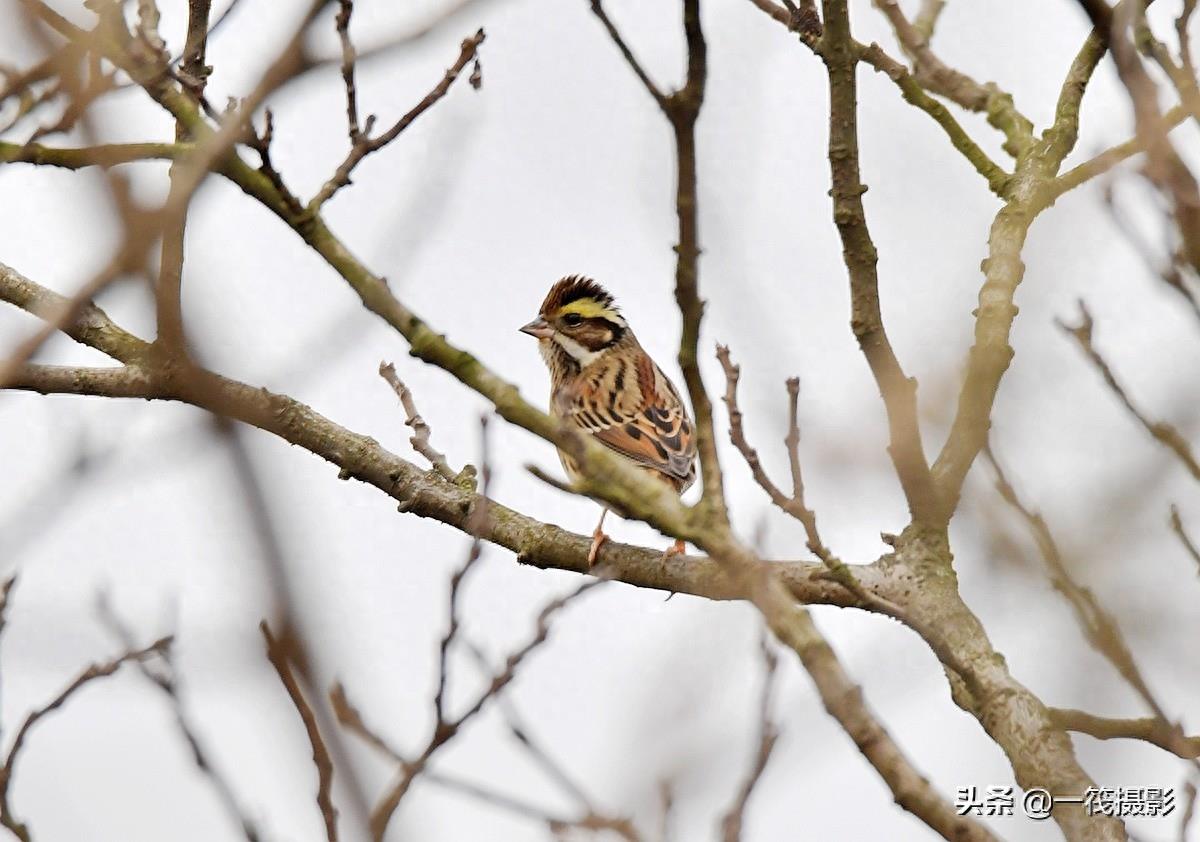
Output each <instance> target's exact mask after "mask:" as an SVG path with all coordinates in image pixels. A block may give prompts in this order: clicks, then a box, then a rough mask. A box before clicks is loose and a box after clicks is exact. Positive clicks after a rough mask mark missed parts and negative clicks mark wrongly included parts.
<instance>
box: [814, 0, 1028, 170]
mask: <svg viewBox="0 0 1200 842" xmlns="http://www.w3.org/2000/svg"><path fill="white" fill-rule="evenodd" d="M873 2H874V3H875V7H876V8H877V9H879V10H880V11H881V12H882V13H883V14H884V16H885V17H886V18H887V19H888V22H889V23H890V24H891V25H892V30H893V31H894V32H895V33H896V40H898V41H899V42H900V46H901V47H902V48H903V50H904V52H905V53H906V54H907V55H908V56H909V57H910V58H912V60H913V65H914V73H915V75H916V78H917V82H919V83H920V84H921V86H922V87H924V88H926V89H927V90H930V91H932V92H933V93H936V94H939V95H941V96H944V97H946V98H947V99H949V100H951V101H952V102H955V103H957V104H958V105H961V106H962V107H963V108H966V109H968V110H969V111H980V112H986V113H987V115H988V122H989V123H991V124H992V125H993V126H995V127H996V128H998V129H1000V130H1001V131H1002V132H1003V133H1004V136H1005V143H1004V150H1005V151H1006V152H1008V153H1009V154H1010V155H1012V156H1013V157H1014V158H1017V157H1019V156H1020V155H1022V154H1023V153H1024V152H1025V151H1026V150H1027V149H1029V147H1030V146H1032V145H1033V124H1032V123H1031V122H1030V121H1029V119H1028V118H1026V117H1025V116H1024V115H1023V114H1022V113H1021V112H1020V111H1018V110H1017V108H1016V106H1015V105H1014V104H1013V101H1012V97H1011V96H1009V95H1008V94H1006V93H1004V92H1003V91H1001V90H1000V89H999V88H998V87H996V85H995V84H993V83H988V84H981V83H979V82H977V81H975V80H974V79H972V78H971V77H970V76H968V75H967V74H965V73H963V72H961V71H959V70H956V69H954V68H952V67H950V66H948V65H947V64H946V63H945V62H943V61H942V60H941V59H940V58H938V56H937V54H935V53H934V52H933V50H932V48H930V46H929V36H928V35H926V34H924V33H923V32H922V30H920V29H918V28H917V27H916V26H914V25H913V24H912V23H910V22H909V20H908V18H907V17H905V15H904V11H903V10H902V9H901V8H900V4H899V3H897V2H896V0H873ZM828 23H829V21H828V15H826V26H828Z"/></svg>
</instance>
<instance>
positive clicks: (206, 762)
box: [97, 594, 261, 842]
mask: <svg viewBox="0 0 1200 842" xmlns="http://www.w3.org/2000/svg"><path fill="white" fill-rule="evenodd" d="M97 611H98V613H99V615H100V620H101V622H102V623H103V624H104V625H106V626H107V627H108V628H109V630H110V631H111V632H112V633H113V636H114V637H116V638H117V640H118V641H119V642H120V643H121V645H123V646H125V647H126V648H132V646H133V635H132V633H131V632H130V630H129V629H128V627H126V625H125V624H124V623H123V622H122V621H121V619H120V617H118V616H117V614H116V612H115V611H114V609H113V607H112V605H111V604H110V603H109V601H108V600H107V599H106V598H105V596H104V594H101V595H100V598H99V599H98V601H97ZM161 654H162V662H163V664H164V666H165V667H166V671H165V672H159V671H156V670H154V669H151V668H150V666H149V665H148V664H147V663H146V662H145V661H142V660H138V661H135V664H136V666H137V668H138V672H140V673H141V674H142V677H144V678H145V679H146V680H147V681H149V682H150V683H151V684H153V685H154V686H155V687H157V688H158V689H159V690H161V691H162V693H163V695H164V696H166V698H167V704H168V705H169V706H170V708H171V713H172V714H173V715H174V717H175V728H176V730H177V731H178V732H179V735H180V737H181V738H182V739H183V741H184V742H185V743H186V744H187V747H188V750H189V751H191V754H192V762H193V763H194V764H195V766H196V769H197V770H198V771H199V772H200V774H201V775H202V776H204V778H205V779H207V780H208V782H209V783H210V784H211V785H212V788H213V791H214V792H215V793H216V795H217V800H218V801H220V802H221V806H222V807H223V808H224V809H225V812H226V814H227V815H228V816H229V818H230V819H231V820H233V821H234V822H235V823H236V824H237V825H238V826H239V827H240V828H241V829H242V835H243V836H244V837H245V838H246V842H258V840H259V839H261V835H260V833H259V831H258V828H257V827H256V826H255V824H254V822H253V821H252V820H251V819H250V817H249V816H247V815H246V814H245V813H244V812H242V809H241V807H240V806H238V801H237V796H236V795H234V791H233V787H232V786H231V785H230V783H229V781H227V780H226V779H225V777H224V776H223V775H222V774H221V773H220V770H219V769H218V768H217V767H216V766H215V765H214V764H213V761H212V760H211V759H210V758H209V756H208V752H207V751H206V750H205V748H204V744H203V743H202V742H201V741H200V737H199V735H198V733H197V729H196V726H195V725H194V724H193V722H192V720H191V717H190V716H189V715H188V712H187V709H186V707H185V706H184V703H183V698H182V696H181V694H180V691H179V680H178V675H177V671H176V667H175V659H174V657H173V655H172V653H171V651H170V650H169V649H164V650H163V652H162V653H161Z"/></svg>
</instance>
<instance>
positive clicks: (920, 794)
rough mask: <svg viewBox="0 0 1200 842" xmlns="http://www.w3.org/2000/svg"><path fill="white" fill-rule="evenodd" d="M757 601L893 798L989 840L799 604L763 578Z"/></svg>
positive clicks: (955, 832) (920, 814)
mask: <svg viewBox="0 0 1200 842" xmlns="http://www.w3.org/2000/svg"><path fill="white" fill-rule="evenodd" d="M755 604H756V605H758V606H759V609H760V610H761V611H762V612H763V616H764V617H765V618H766V620H767V623H768V625H770V627H771V630H772V631H773V632H774V633H775V636H776V637H778V638H779V639H780V640H781V641H783V642H784V643H785V644H786V645H787V646H789V647H791V648H792V649H793V650H794V651H795V652H796V654H797V655H798V656H799V657H800V662H801V663H802V664H803V665H804V668H805V669H806V670H808V673H809V675H810V676H811V677H812V679H813V683H814V684H815V685H816V688H817V692H818V693H819V694H820V696H821V702H822V703H823V704H824V706H825V710H826V711H827V712H828V713H829V714H830V715H831V716H832V717H833V718H834V719H836V720H837V721H838V724H840V725H841V726H842V728H843V729H844V730H845V731H846V734H847V735H848V736H849V737H850V739H852V740H853V741H854V744H855V745H856V746H857V747H858V750H859V751H860V752H862V754H863V757H865V758H866V759H867V761H868V762H869V763H870V764H871V766H873V767H874V768H875V771H876V772H878V773H879V776H880V777H881V778H883V780H884V782H885V783H886V784H887V786H888V788H889V789H891V791H892V794H893V796H894V797H895V800H896V803H897V804H899V805H900V806H901V807H902V808H904V809H905V810H907V811H908V812H910V813H912V814H913V815H914V816H916V817H917V818H918V819H920V820H921V821H923V822H924V823H925V824H927V825H928V826H929V827H930V828H932V829H933V830H934V831H936V832H937V833H939V834H941V835H942V836H943V837H944V838H946V839H948V840H955V841H956V842H962V840H980V841H981V840H991V842H996V837H995V836H993V835H992V833H991V832H990V831H989V830H988V829H987V828H986V827H984V826H983V825H981V824H979V823H978V822H976V821H974V820H972V819H970V818H969V817H966V816H960V815H958V814H957V812H956V811H955V809H954V807H953V806H952V805H951V804H950V803H948V802H947V801H945V800H944V799H943V798H942V797H941V796H940V795H939V794H938V792H937V790H936V789H934V787H933V785H932V784H930V782H929V780H928V779H926V778H925V777H924V776H923V775H921V773H920V772H918V771H917V769H916V768H914V767H913V765H912V763H911V762H910V761H909V759H908V758H907V757H906V756H905V755H904V753H903V752H902V751H901V750H900V747H899V746H898V745H896V743H895V741H894V740H893V739H892V737H891V735H890V734H889V733H888V732H887V730H886V729H885V728H884V726H883V725H882V724H881V723H880V722H879V720H878V719H876V717H875V715H874V714H873V713H872V712H871V710H870V708H868V707H867V704H866V702H865V700H864V699H863V694H862V689H861V688H860V687H858V686H857V685H856V684H855V683H854V682H853V680H852V679H851V678H850V676H849V675H848V674H847V673H846V671H845V669H844V668H843V667H842V664H841V662H840V661H839V660H838V657H837V655H836V654H835V653H834V651H833V649H832V648H831V647H830V646H829V643H828V642H827V641H826V640H825V638H824V636H822V634H821V632H820V631H819V630H818V629H817V627H816V625H815V624H814V623H813V621H812V616H811V615H810V613H809V612H808V610H807V609H805V608H804V607H802V606H798V605H796V604H795V603H794V602H792V601H791V599H790V598H789V597H787V595H786V594H785V593H783V592H782V591H781V589H780V588H778V587H777V585H776V584H774V583H772V582H771V581H770V580H769V579H768V578H766V577H764V580H763V586H762V589H761V590H759V591H757V592H756V596H755Z"/></svg>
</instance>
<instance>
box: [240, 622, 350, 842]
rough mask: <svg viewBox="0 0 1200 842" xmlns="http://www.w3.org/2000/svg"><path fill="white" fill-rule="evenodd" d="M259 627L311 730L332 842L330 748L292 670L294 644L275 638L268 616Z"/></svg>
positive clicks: (332, 841) (334, 812) (269, 657)
mask: <svg viewBox="0 0 1200 842" xmlns="http://www.w3.org/2000/svg"><path fill="white" fill-rule="evenodd" d="M259 629H260V630H261V631H262V635H263V639H264V640H265V641H266V645H267V660H269V661H270V662H271V666H273V667H274V668H275V672H276V674H277V675H278V676H279V681H280V683H281V684H283V688H284V689H285V690H286V691H287V694H288V697H289V698H290V699H291V700H292V706H293V707H295V708H296V712H297V713H298V714H300V720H301V722H302V723H303V724H304V731H305V733H307V734H308V742H309V745H310V746H311V747H312V759H313V765H314V766H315V767H316V769H317V808H318V809H319V810H320V811H321V818H322V820H323V821H324V823H325V838H326V839H327V840H328V841H329V842H337V838H338V830H337V817H338V811H337V808H336V807H335V806H334V805H333V760H332V759H331V758H330V756H329V749H328V748H327V747H326V745H325V740H324V738H323V737H322V736H321V732H320V730H319V729H318V728H317V717H316V714H314V713H313V709H312V707H311V706H310V705H309V703H308V701H307V700H306V699H305V698H304V694H303V693H302V692H301V691H300V684H299V683H298V682H297V681H296V676H295V675H293V674H292V667H291V663H290V662H291V655H290V652H289V650H290V649H291V648H292V644H291V642H290V641H288V640H286V639H284V640H276V638H275V637H274V635H272V634H271V629H270V627H269V626H268V625H267V621H266V620H263V621H262V623H260V624H259Z"/></svg>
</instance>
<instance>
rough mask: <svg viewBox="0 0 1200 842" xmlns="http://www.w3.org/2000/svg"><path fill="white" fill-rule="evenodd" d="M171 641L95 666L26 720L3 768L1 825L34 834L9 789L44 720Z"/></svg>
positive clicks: (18, 834)
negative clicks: (28, 742)
mask: <svg viewBox="0 0 1200 842" xmlns="http://www.w3.org/2000/svg"><path fill="white" fill-rule="evenodd" d="M171 641H172V639H171V638H170V637H163V638H160V639H159V640H156V641H154V642H153V643H151V644H150V645H149V646H146V647H143V648H141V649H134V650H129V651H126V652H124V653H123V654H121V655H118V656H117V657H116V658H113V659H112V660H110V661H106V662H104V663H100V664H92V665H91V666H90V667H88V668H87V669H85V670H84V671H83V672H81V673H80V674H79V675H78V676H76V677H75V680H74V681H72V682H71V683H70V684H68V685H67V686H66V687H65V688H64V689H63V690H62V692H60V693H59V694H58V695H57V696H55V697H54V698H53V699H51V700H50V701H49V702H48V703H46V704H45V705H43V706H41V707H40V708H37V709H35V710H33V711H32V712H30V713H29V714H28V715H27V716H26V717H25V720H24V721H23V722H22V723H21V726H20V727H19V728H18V729H17V733H16V736H15V737H14V738H13V742H12V746H11V747H10V748H9V750H8V754H7V756H6V757H5V759H4V766H3V768H0V824H2V825H3V826H4V827H6V828H8V829H9V830H10V831H12V833H13V834H14V835H15V836H16V837H17V838H18V839H20V840H22V842H29V840H30V833H29V828H28V826H27V825H25V823H24V822H21V821H19V820H18V819H17V818H16V817H15V816H14V815H13V812H12V806H11V804H10V803H9V787H10V786H11V785H12V781H13V772H14V770H15V768H16V763H17V760H18V758H20V756H21V749H22V748H23V747H24V745H25V740H26V738H27V737H28V736H29V733H30V731H31V730H32V729H33V727H34V726H35V725H37V724H38V722H40V721H41V720H42V718H43V717H45V716H47V715H48V714H50V713H53V712H54V711H55V710H57V709H58V708H60V707H62V706H63V705H64V704H66V703H67V701H68V700H69V699H70V698H71V697H72V696H73V695H75V693H76V692H78V691H79V690H81V689H82V688H83V687H85V686H87V685H88V684H90V683H91V682H93V681H95V680H96V679H98V678H105V677H107V676H110V675H112V674H113V673H115V672H116V671H117V670H119V669H120V668H121V666H122V665H123V664H126V663H128V662H130V661H140V660H143V659H145V658H150V657H153V656H154V655H162V654H163V653H164V652H165V651H166V650H167V649H168V648H169V647H170V645H171Z"/></svg>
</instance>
